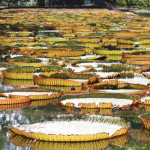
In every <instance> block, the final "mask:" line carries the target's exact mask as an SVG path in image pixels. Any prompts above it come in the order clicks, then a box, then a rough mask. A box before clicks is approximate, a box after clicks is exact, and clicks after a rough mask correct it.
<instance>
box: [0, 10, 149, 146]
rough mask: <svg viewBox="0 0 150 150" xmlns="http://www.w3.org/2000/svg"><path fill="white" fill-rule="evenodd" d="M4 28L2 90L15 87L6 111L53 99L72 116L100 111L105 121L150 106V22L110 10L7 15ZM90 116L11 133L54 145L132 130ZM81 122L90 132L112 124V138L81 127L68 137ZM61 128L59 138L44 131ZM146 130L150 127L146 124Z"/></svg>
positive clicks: (1, 20)
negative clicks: (76, 110)
mask: <svg viewBox="0 0 150 150" xmlns="http://www.w3.org/2000/svg"><path fill="white" fill-rule="evenodd" d="M112 16H113V17H112ZM0 24H1V26H0V35H1V36H0V54H1V56H0V60H1V61H2V62H5V63H4V64H3V65H1V70H0V73H1V74H0V77H1V78H3V83H2V84H3V85H5V86H13V87H14V90H13V91H9V92H1V94H0V107H1V108H2V110H4V109H9V108H10V105H12V108H11V109H13V108H16V107H21V108H23V107H26V106H36V104H34V102H35V101H43V102H42V104H41V105H46V104H48V103H49V101H51V102H52V103H53V100H54V99H57V102H58V103H59V107H61V108H66V110H68V111H69V112H72V110H73V109H74V108H79V109H81V111H82V113H83V112H85V113H87V112H88V111H89V109H90V111H91V110H92V109H94V110H96V109H100V114H101V113H102V114H103V115H105V114H107V115H108V114H109V115H111V111H112V109H116V108H117V109H130V108H132V107H133V108H134V107H136V106H137V105H138V104H140V105H144V106H146V105H150V97H149V96H150V94H149V92H150V90H149V87H150V80H149V79H150V67H149V65H150V51H149V49H150V36H149V35H150V19H148V18H144V17H143V18H142V17H140V16H138V15H136V14H134V13H127V12H119V11H110V10H107V9H103V10H101V9H92V10H90V9H86V10H81V9H74V10H73V9H68V10H66V9H63V10H60V9H36V10H35V9H8V10H7V9H4V10H0ZM6 64H7V66H6ZM144 95H146V97H144ZM58 100H59V101H58ZM46 101H47V102H46ZM21 103H23V104H25V105H20V104H21ZM27 103H28V104H27ZM54 104H56V103H54ZM14 105H15V106H14ZM37 105H38V104H37ZM4 106H5V107H4ZM85 109H86V111H84V110H85ZM103 109H105V111H104V112H103ZM87 110H88V111H87ZM109 110H111V111H109ZM147 116H149V115H144V116H143V117H146V119H148V117H147ZM89 118H94V120H92V121H91V120H90V121H89V120H88V118H86V120H81V121H79V120H77V121H76V120H75V121H72V122H68V121H64V122H62V121H60V120H57V121H54V122H44V123H39V124H34V125H22V126H19V127H12V126H9V127H10V129H11V130H12V131H13V132H15V133H16V134H19V136H20V135H21V136H25V137H27V138H32V139H37V140H43V141H57V142H58V141H59V142H60V141H61V142H62V141H69V142H70V141H71V142H79V141H93V140H99V139H105V138H114V137H115V136H120V135H122V134H126V133H127V132H128V130H129V125H127V124H126V123H125V122H124V121H122V120H121V119H116V118H112V117H110V118H111V119H110V118H107V117H99V116H96V117H95V116H90V117H89ZM140 119H141V120H142V122H143V123H145V121H144V119H143V118H142V116H140ZM95 120H96V123H94V121H95ZM97 122H98V123H97ZM76 123H77V124H79V123H81V124H82V125H83V124H85V126H86V127H89V128H92V127H94V128H97V126H109V125H110V127H108V128H110V129H112V130H111V131H114V132H113V133H111V135H110V136H108V133H107V132H106V131H105V130H98V131H95V132H94V129H92V131H93V132H92V133H89V132H84V133H82V134H80V132H81V131H83V128H84V129H86V128H85V127H84V126H83V128H81V129H80V130H81V131H80V130H78V132H79V133H78V132H76V133H74V132H73V133H72V130H70V131H69V133H67V131H66V132H65V128H66V129H68V126H71V127H72V128H74V129H75V130H74V131H77V128H76V127H75V126H74V125H76ZM118 123H120V124H119V125H120V126H119V125H118ZM62 124H65V125H66V126H63V125H62ZM92 124H93V125H92ZM59 125H60V126H61V127H62V129H61V130H62V131H61V132H59V131H58V128H55V129H57V130H56V132H53V131H54V130H50V131H49V132H48V133H45V129H44V128H49V126H51V127H52V126H55V127H56V126H59ZM116 125H117V127H116ZM91 126H92V127H91ZM118 126H119V127H118ZM144 126H145V127H146V128H148V127H149V123H148V125H147V121H146V125H144ZM147 126H148V127H147ZM42 128H43V129H44V130H42ZM108 128H107V129H108ZM102 129H104V127H103V128H102ZM115 129H116V130H115ZM46 132H47V130H46ZM64 132H65V133H64ZM105 132H106V133H105ZM12 137H13V140H12V142H14V143H15V141H16V139H17V138H19V137H17V136H16V135H14V133H12V134H10V139H11V138H12ZM109 142H110V141H109ZM109 142H108V144H109ZM30 144H31V143H30ZM32 144H33V145H34V143H32ZM33 147H34V146H33Z"/></svg>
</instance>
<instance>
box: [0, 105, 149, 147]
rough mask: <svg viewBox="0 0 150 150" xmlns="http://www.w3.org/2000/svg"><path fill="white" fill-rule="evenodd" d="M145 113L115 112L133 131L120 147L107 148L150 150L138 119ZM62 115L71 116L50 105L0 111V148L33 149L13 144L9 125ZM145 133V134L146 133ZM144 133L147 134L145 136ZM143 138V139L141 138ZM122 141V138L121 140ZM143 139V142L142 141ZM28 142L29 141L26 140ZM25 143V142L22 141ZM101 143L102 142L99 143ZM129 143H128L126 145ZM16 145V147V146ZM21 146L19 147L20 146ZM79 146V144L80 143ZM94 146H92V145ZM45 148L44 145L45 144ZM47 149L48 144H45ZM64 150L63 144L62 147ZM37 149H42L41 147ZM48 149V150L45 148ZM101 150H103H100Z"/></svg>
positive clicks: (40, 120)
mask: <svg viewBox="0 0 150 150" xmlns="http://www.w3.org/2000/svg"><path fill="white" fill-rule="evenodd" d="M80 111H81V110H80V109H75V110H74V111H73V115H74V117H79V116H82V115H85V114H84V113H83V114H80V113H79V112H80ZM143 112H145V110H144V108H142V109H140V110H136V111H135V110H134V111H133V110H119V111H118V110H113V111H112V116H115V117H116V116H119V117H122V118H124V119H125V120H126V121H127V122H128V123H129V124H130V125H131V129H130V132H129V136H127V137H128V138H127V139H126V140H125V139H124V141H120V145H119V142H118V146H117V145H114V144H113V143H110V145H108V147H106V149H107V150H109V149H112V150H115V149H117V150H124V149H136V150H138V149H149V148H150V145H148V144H145V143H146V142H147V141H149V136H148V135H150V131H145V130H146V129H142V125H141V122H140V120H139V118H138V115H140V114H142V113H143ZM99 113H100V110H97V112H94V111H93V112H91V114H99ZM60 114H70V113H69V112H67V111H66V110H65V109H64V108H58V106H57V105H52V104H48V105H47V106H37V107H27V108H23V109H19V110H9V111H0V117H1V125H0V133H1V141H0V148H1V149H2V150H5V149H12V150H13V149H14V150H15V149H17V150H27V149H28V150H29V149H32V148H31V147H30V146H28V147H24V148H23V147H21V142H19V139H18V140H17V141H16V142H15V141H13V142H15V143H14V144H12V143H11V142H10V141H9V140H8V139H9V137H8V135H9V132H10V131H9V129H8V124H11V125H21V124H32V123H37V122H43V121H51V120H53V119H55V118H56V117H57V115H60ZM143 130H144V131H145V132H144V131H143ZM143 132H144V133H145V134H144V135H143ZM141 136H142V137H141ZM120 139H121V138H120ZM141 139H143V141H142V140H141ZM26 140H27V139H26ZM22 142H24V143H25V140H24V141H22ZM99 142H101V141H99ZM124 142H127V143H124ZM15 144H16V145H15ZM19 144H20V146H17V145H19ZM78 144H79V143H78ZM60 145H61V143H59V144H56V147H55V149H58V148H60V147H59V146H60ZM91 145H92V144H91ZM22 146H23V144H22ZM94 146H95V145H94V144H93V147H92V146H91V149H94V148H95V147H94ZM43 147H44V144H43ZM45 147H46V142H45ZM53 148H54V147H53ZM61 148H62V149H63V144H62V147H61ZM37 149H40V145H39V147H38V148H37ZM45 149H46V148H45ZM70 149H75V147H74V146H73V147H70ZM99 149H101V148H99Z"/></svg>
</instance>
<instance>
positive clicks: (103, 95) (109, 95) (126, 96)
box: [62, 93, 136, 100]
mask: <svg viewBox="0 0 150 150" xmlns="http://www.w3.org/2000/svg"><path fill="white" fill-rule="evenodd" d="M74 98H116V99H131V100H134V99H136V98H135V97H134V96H131V95H129V94H122V93H89V94H80V95H75V96H74V95H63V96H62V100H65V99H74Z"/></svg>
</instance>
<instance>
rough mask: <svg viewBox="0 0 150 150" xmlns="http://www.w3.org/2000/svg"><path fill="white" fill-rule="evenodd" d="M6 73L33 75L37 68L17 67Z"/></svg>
mask: <svg viewBox="0 0 150 150" xmlns="http://www.w3.org/2000/svg"><path fill="white" fill-rule="evenodd" d="M6 71H7V72H15V73H32V72H36V68H35V67H33V66H15V67H13V68H8V69H6Z"/></svg>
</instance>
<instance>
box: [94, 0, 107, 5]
mask: <svg viewBox="0 0 150 150" xmlns="http://www.w3.org/2000/svg"><path fill="white" fill-rule="evenodd" d="M93 4H94V5H101V6H104V5H105V0H93Z"/></svg>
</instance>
